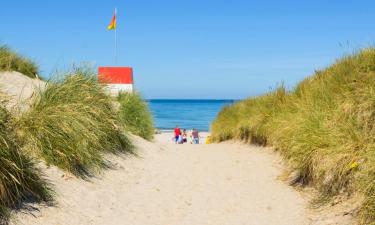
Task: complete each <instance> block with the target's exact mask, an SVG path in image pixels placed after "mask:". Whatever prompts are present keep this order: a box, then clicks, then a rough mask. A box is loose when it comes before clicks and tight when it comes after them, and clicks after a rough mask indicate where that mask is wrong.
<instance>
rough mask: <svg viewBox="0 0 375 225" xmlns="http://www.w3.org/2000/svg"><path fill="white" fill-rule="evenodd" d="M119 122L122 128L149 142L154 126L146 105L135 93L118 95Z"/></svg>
mask: <svg viewBox="0 0 375 225" xmlns="http://www.w3.org/2000/svg"><path fill="white" fill-rule="evenodd" d="M117 100H118V102H119V103H120V107H119V112H118V116H119V120H120V122H121V123H122V125H123V127H124V128H125V129H126V130H128V131H130V132H132V133H133V134H135V135H138V136H141V137H143V138H145V139H147V140H151V139H152V137H153V134H154V126H153V121H152V116H151V112H150V110H149V108H148V106H147V103H146V102H145V101H144V100H143V99H142V98H141V96H140V95H139V94H137V93H132V94H130V93H120V94H119V96H118V98H117Z"/></svg>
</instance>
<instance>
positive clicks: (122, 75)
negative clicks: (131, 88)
mask: <svg viewBox="0 0 375 225" xmlns="http://www.w3.org/2000/svg"><path fill="white" fill-rule="evenodd" d="M98 79H99V82H100V83H105V84H133V68H131V67H104V66H103V67H99V69H98Z"/></svg>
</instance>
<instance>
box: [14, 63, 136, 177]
mask: <svg viewBox="0 0 375 225" xmlns="http://www.w3.org/2000/svg"><path fill="white" fill-rule="evenodd" d="M17 125H18V126H17V131H18V135H19V136H20V137H21V138H22V140H25V145H26V147H25V149H26V151H27V152H28V153H30V154H33V155H35V156H37V157H39V158H42V159H44V160H45V161H46V162H47V164H52V165H55V166H57V167H59V168H61V169H64V170H67V171H69V172H71V173H73V174H75V175H77V176H83V177H84V176H87V175H90V174H92V172H95V171H98V169H100V168H102V167H104V166H106V163H105V161H104V159H103V153H105V152H111V153H117V152H125V151H130V150H131V149H132V145H131V143H130V140H129V139H128V138H127V136H126V134H125V133H124V132H123V131H122V129H121V127H120V126H119V123H118V120H117V117H116V113H115V111H114V109H113V102H112V99H111V98H110V97H109V96H107V95H106V93H105V90H104V87H103V86H102V85H101V84H99V83H98V82H97V80H96V78H95V76H94V75H93V73H92V72H90V71H87V70H82V69H78V70H75V71H73V72H71V73H69V74H67V75H66V76H65V79H63V80H59V81H55V82H49V83H48V85H47V87H46V89H45V90H43V91H41V92H40V94H39V95H36V96H35V98H34V101H33V103H32V104H31V106H30V109H29V110H28V111H27V112H24V113H23V114H22V115H21V116H20V118H19V119H18V121H17Z"/></svg>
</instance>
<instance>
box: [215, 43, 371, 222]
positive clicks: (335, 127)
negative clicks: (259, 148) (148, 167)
mask: <svg viewBox="0 0 375 225" xmlns="http://www.w3.org/2000/svg"><path fill="white" fill-rule="evenodd" d="M374 124H375V49H374V48H368V49H364V50H362V51H360V52H358V53H356V54H353V55H351V56H346V57H343V58H342V59H340V60H338V61H337V62H336V63H335V64H333V65H332V66H330V67H328V68H326V69H324V70H321V71H316V73H315V74H314V75H313V76H311V77H308V78H306V79H305V80H303V81H302V82H300V83H299V84H298V85H297V86H296V88H295V89H294V90H291V91H287V90H286V89H285V88H284V87H283V86H281V87H280V88H278V89H276V90H274V91H271V92H269V93H267V94H264V95H262V96H258V97H253V98H249V99H246V100H244V101H241V102H238V103H236V104H234V105H232V106H228V107H226V108H224V109H223V110H222V111H221V112H220V113H219V115H218V117H217V118H216V120H215V121H214V122H213V124H212V135H213V139H214V140H216V141H224V140H227V139H234V138H235V139H242V140H244V141H247V142H250V143H254V144H260V145H269V146H273V147H274V148H275V149H277V150H279V151H280V152H282V153H283V155H284V156H285V158H286V159H287V160H288V161H289V163H290V165H291V168H292V169H293V170H294V171H297V174H298V176H296V177H295V180H294V182H296V183H297V182H298V183H301V184H303V185H312V186H314V187H316V188H317V189H318V190H319V192H320V193H321V197H322V198H325V199H326V198H328V199H329V198H331V197H333V196H336V195H339V194H343V193H345V194H346V195H353V194H358V195H360V196H362V198H361V199H363V200H362V201H361V208H360V209H359V213H358V221H359V223H360V224H375V126H374Z"/></svg>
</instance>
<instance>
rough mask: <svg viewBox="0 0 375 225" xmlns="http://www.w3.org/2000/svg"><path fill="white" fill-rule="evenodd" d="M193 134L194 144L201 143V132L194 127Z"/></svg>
mask: <svg viewBox="0 0 375 225" xmlns="http://www.w3.org/2000/svg"><path fill="white" fill-rule="evenodd" d="M191 136H192V137H193V144H199V132H198V130H197V129H195V128H193V132H191Z"/></svg>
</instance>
